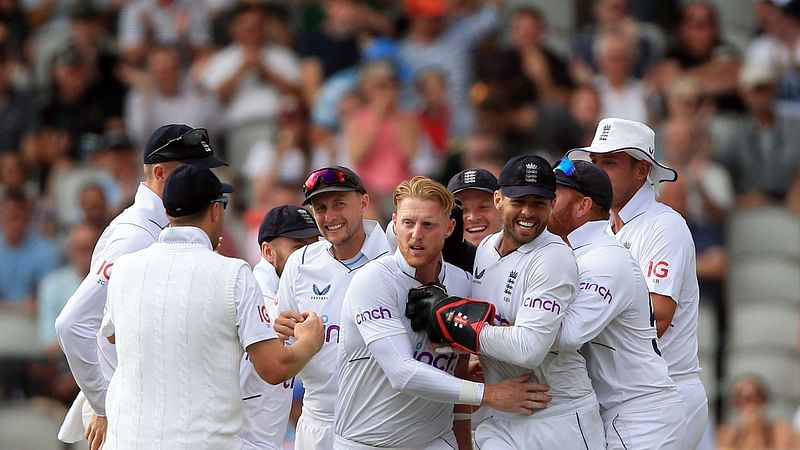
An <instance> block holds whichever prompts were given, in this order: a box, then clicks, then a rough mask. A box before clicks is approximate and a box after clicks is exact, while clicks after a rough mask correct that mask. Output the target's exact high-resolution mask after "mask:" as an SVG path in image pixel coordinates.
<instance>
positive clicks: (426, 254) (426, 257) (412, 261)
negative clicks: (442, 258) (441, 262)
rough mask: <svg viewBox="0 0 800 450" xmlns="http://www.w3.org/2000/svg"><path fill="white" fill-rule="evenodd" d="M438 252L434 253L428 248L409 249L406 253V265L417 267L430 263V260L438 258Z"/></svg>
mask: <svg viewBox="0 0 800 450" xmlns="http://www.w3.org/2000/svg"><path fill="white" fill-rule="evenodd" d="M438 256H439V255H438V253H434V252H432V251H430V250H427V249H425V250H411V249H409V252H408V254H407V255H406V262H408V265H409V266H411V267H413V268H415V269H418V268H422V267H425V266H427V265H428V264H431V263H432V262H434V261H436V259H437V258H438Z"/></svg>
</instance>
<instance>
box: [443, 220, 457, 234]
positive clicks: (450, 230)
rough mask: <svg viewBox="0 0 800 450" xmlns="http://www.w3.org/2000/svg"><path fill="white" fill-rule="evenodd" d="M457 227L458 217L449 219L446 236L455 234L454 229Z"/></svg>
mask: <svg viewBox="0 0 800 450" xmlns="http://www.w3.org/2000/svg"><path fill="white" fill-rule="evenodd" d="M455 229H456V219H449V220H448V221H447V231H446V232H445V234H446V236H445V237H450V235H451V234H453V230H455Z"/></svg>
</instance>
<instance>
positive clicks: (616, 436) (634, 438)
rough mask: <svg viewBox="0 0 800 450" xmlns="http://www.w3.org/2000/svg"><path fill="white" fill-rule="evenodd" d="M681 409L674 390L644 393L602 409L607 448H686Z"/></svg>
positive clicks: (683, 418)
mask: <svg viewBox="0 0 800 450" xmlns="http://www.w3.org/2000/svg"><path fill="white" fill-rule="evenodd" d="M683 411H684V408H683V401H681V396H680V394H678V392H677V391H663V392H657V393H654V394H649V395H645V396H644V397H640V398H637V399H635V400H631V401H627V402H623V403H621V404H619V405H617V406H615V407H613V408H610V409H608V410H605V411H603V412H602V413H601V416H602V417H603V424H604V425H605V429H606V440H607V441H608V450H634V449H647V450H685V448H686V447H685V445H684V440H685V438H686V417H685V416H684V413H683Z"/></svg>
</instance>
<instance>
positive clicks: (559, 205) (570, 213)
mask: <svg viewBox="0 0 800 450" xmlns="http://www.w3.org/2000/svg"><path fill="white" fill-rule="evenodd" d="M556 182H557V183H558V188H557V190H556V201H555V205H554V206H553V212H552V214H550V220H549V222H548V227H547V228H548V229H549V230H550V231H551V232H552V233H555V234H557V235H559V236H561V238H562V239H564V241H565V242H567V243H568V244H569V245H570V246H571V247H572V249H573V250H574V252H575V258H576V259H577V262H578V282H579V291H578V295H577V297H576V298H575V299H574V300H573V301H572V303H570V305H569V308H567V311H566V315H565V316H564V321H563V322H562V324H561V335H560V337H559V352H566V351H574V350H577V349H580V348H581V347H582V346H583V348H582V350H581V354H582V355H583V356H584V357H585V358H586V366H587V368H588V370H589V377H590V378H591V380H592V385H593V386H594V390H595V392H596V393H597V399H598V401H599V402H600V414H601V417H602V418H603V424H604V425H605V430H606V440H607V442H608V448H609V449H612V450H624V449H632V448H646V449H672V450H680V449H682V448H683V439H684V435H685V433H686V418H685V416H684V412H683V405H682V403H681V397H680V394H679V393H678V390H677V389H676V388H675V384H674V383H673V381H672V380H671V379H670V378H669V375H667V370H668V369H667V363H666V362H665V361H664V359H663V358H662V357H661V352H660V351H659V349H658V343H657V342H656V329H655V323H653V320H652V305H651V304H650V297H649V295H648V291H647V285H646V284H645V281H644V276H643V275H642V271H641V270H639V265H638V264H637V263H636V261H634V259H633V257H632V256H631V255H630V253H629V252H628V251H627V250H626V249H625V247H623V246H622V244H620V243H619V241H617V240H616V239H614V238H613V237H611V236H609V235H608V234H607V233H606V228H607V227H608V218H609V209H610V208H611V200H612V195H613V194H612V188H611V180H609V178H608V175H606V173H605V172H603V169H600V168H599V167H597V166H595V165H593V164H591V163H589V162H586V161H575V162H574V163H573V161H570V160H569V159H562V160H561V161H560V162H559V164H558V165H557V166H556ZM584 344H586V345H585V346H584Z"/></svg>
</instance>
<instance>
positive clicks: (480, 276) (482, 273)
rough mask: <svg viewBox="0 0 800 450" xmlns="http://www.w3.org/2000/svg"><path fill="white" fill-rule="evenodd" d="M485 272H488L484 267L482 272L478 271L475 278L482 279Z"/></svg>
mask: <svg viewBox="0 0 800 450" xmlns="http://www.w3.org/2000/svg"><path fill="white" fill-rule="evenodd" d="M485 273H486V269H483V270H481V271H480V272H478V273H476V274H475V279H476V280H480V279H481V278H483V275H484V274H485Z"/></svg>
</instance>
